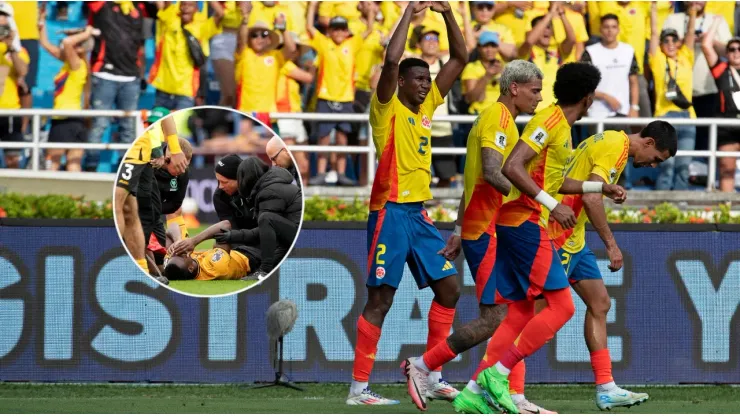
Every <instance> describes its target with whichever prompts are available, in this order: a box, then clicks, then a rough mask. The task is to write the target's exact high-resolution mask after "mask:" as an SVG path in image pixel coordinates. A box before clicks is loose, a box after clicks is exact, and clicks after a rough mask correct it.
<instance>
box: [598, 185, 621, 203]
mask: <svg viewBox="0 0 740 416" xmlns="http://www.w3.org/2000/svg"><path fill="white" fill-rule="evenodd" d="M601 193H602V194H604V196H606V197H607V198H609V199H611V200H613V201H614V203H615V204H622V203H624V201H626V200H627V191H626V190H625V189H624V188H622V187H621V186H619V185H614V184H604V186H603V187H602V188H601Z"/></svg>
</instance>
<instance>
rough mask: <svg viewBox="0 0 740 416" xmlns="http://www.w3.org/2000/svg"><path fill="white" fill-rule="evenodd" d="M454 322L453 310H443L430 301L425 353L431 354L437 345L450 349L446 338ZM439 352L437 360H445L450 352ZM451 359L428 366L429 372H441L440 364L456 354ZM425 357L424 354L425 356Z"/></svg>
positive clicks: (437, 304) (443, 308)
mask: <svg viewBox="0 0 740 416" xmlns="http://www.w3.org/2000/svg"><path fill="white" fill-rule="evenodd" d="M454 320H455V309H454V308H445V307H444V306H442V305H440V304H439V303H437V302H434V301H432V307H431V308H429V333H428V335H427V351H429V352H431V351H432V349H434V347H436V346H437V345H439V344H444V347H446V349H447V350H449V349H450V347H449V346H447V341H446V340H447V337H449V336H450V329H451V328H452V322H453V321H454ZM444 347H442V348H443V350H441V351H440V352H438V353H435V354H438V355H439V358H440V359H442V358H446V357H448V356H449V354H450V353H452V352H451V351H444ZM452 354H453V355H452V357H451V358H449V359H447V361H444V362H442V363H439V364H435V365H433V366H428V367H429V370H431V371H442V368H441V367H440V365H441V364H444V363H446V362H448V361H450V360H452V359H453V358H455V356H456V355H457V354H454V353H452ZM425 355H426V354H425ZM433 361H434V362H435V363H436V362H439V361H438V360H436V359H435V360H433ZM424 362H425V363H428V361H427V360H424Z"/></svg>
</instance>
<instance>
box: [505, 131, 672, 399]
mask: <svg viewBox="0 0 740 416" xmlns="http://www.w3.org/2000/svg"><path fill="white" fill-rule="evenodd" d="M677 146H678V139H677V136H676V129H675V128H674V127H673V126H672V125H670V124H669V123H667V122H665V121H653V122H652V123H650V124H648V125H647V126H646V127H645V128H644V129H643V130H642V131H641V132H640V133H635V134H631V135H629V136H628V135H626V134H625V133H624V132H621V131H605V132H604V133H599V134H596V135H594V136H591V137H590V138H588V139H587V140H585V141H583V142H582V143H581V144H580V145H579V146H578V148H577V149H576V150H575V152H573V158H572V160H571V161H570V162H569V163H568V166H567V168H566V176H567V177H568V178H571V179H574V180H579V181H581V180H583V181H592V182H599V183H603V184H614V183H616V182H617V180H618V179H619V176H620V175H621V174H622V171H624V167H625V166H626V165H627V158H628V157H631V158H632V159H633V162H632V164H633V166H634V167H635V168H639V167H646V166H650V167H656V166H658V165H659V164H660V163H662V162H664V161H666V160H667V159H670V158H671V157H672V156H675V155H676V149H677ZM561 198H562V199H563V203H564V204H565V205H568V206H570V207H571V208H572V209H573V211H574V213H575V215H576V217H577V218H578V220H577V223H576V226H575V228H573V229H572V230H567V231H565V232H563V229H562V228H561V227H559V226H558V225H557V224H555V223H553V222H550V231H549V234H550V236H551V237H552V238H553V239H554V241H555V245H556V247H560V246H562V248H560V249H559V251H558V254H559V255H560V259H561V262H562V264H563V266H564V267H565V273H566V275H567V277H568V280H569V281H570V284H571V286H572V287H573V289H574V290H575V291H576V293H577V294H578V296H579V297H580V298H581V299H582V300H583V302H584V303H585V304H586V308H587V309H586V319H585V322H584V331H583V333H584V335H585V338H586V345H587V346H588V350H589V352H590V353H591V367H592V368H593V371H594V376H595V379H596V405H597V406H598V407H599V409H601V410H609V409H611V408H613V407H618V406H627V407H629V406H632V405H634V404H636V403H641V402H644V401H645V400H647V399H648V395H647V394H645V393H633V392H631V391H628V390H624V389H622V388H620V387H618V386H617V385H616V384H615V383H614V378H613V377H612V371H611V370H612V365H611V357H610V356H609V349H608V348H607V335H606V315H607V313H608V312H609V307H610V306H611V300H610V298H609V294H608V293H607V290H606V286H605V285H604V281H603V280H602V278H601V272H600V271H599V267H598V265H597V263H596V256H594V253H593V252H591V250H590V249H589V248H588V246H587V245H586V222H587V221H590V222H591V224H592V225H593V226H594V228H595V229H596V232H597V233H598V234H599V237H600V238H601V240H602V241H603V242H604V246H606V251H607V254H608V256H609V261H610V264H609V269H610V270H611V271H612V272H615V271H617V270H619V269H621V268H622V253H621V251H620V250H619V247H618V246H617V242H616V240H615V239H614V236H613V235H612V232H611V230H610V229H609V224H608V223H607V218H606V213H605V212H604V203H603V200H602V197H601V195H599V194H597V193H589V194H583V195H567V196H565V197H562V196H561ZM517 393H519V392H517Z"/></svg>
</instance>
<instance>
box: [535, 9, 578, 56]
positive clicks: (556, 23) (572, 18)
mask: <svg viewBox="0 0 740 416" xmlns="http://www.w3.org/2000/svg"><path fill="white" fill-rule="evenodd" d="M565 18H566V19H568V23H570V26H571V27H572V28H573V32H575V35H576V43H586V42H588V39H589V36H588V31H587V30H586V20H585V19H584V17H583V15H582V14H580V13H578V12H576V11H573V10H571V9H569V8H567V7H566V8H565ZM530 26H531V22H530ZM552 34H553V35H552V37H551V38H550V46H558V45H560V44H562V43H563V41H564V40H565V37H566V36H565V26H564V25H563V21H562V20H561V19H559V18H558V19H553V21H552ZM562 61H563V63H564V64H565V63H568V62H575V61H576V47H575V46H573V49H572V50H571V51H570V55H568V56H565V57H563V59H562Z"/></svg>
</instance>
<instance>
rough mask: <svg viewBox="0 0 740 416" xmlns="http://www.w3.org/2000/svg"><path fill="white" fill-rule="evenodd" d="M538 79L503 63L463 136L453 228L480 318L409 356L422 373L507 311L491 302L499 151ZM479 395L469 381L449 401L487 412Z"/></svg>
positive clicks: (531, 100) (510, 142)
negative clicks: (489, 96) (491, 92)
mask: <svg viewBox="0 0 740 416" xmlns="http://www.w3.org/2000/svg"><path fill="white" fill-rule="evenodd" d="M542 78H543V75H542V72H541V71H540V70H539V69H538V68H537V66H536V65H535V64H533V63H531V62H527V61H524V60H516V61H512V62H511V63H509V64H507V65H506V67H505V68H504V71H503V73H502V75H501V81H500V84H501V96H500V97H499V99H498V101H497V102H496V103H495V104H493V105H491V106H489V107H488V108H486V109H485V110H483V112H482V113H481V114H480V115H479V116H478V118H477V119H476V120H475V123H474V124H473V129H472V130H471V131H470V134H469V135H468V145H467V148H468V151H467V155H468V157H467V159H466V162H465V192H464V193H463V196H462V198H461V200H460V211H461V212H462V211H463V210H464V213H460V214H459V215H458V218H460V220H458V221H462V227H459V226H458V227H457V228H456V230H455V235H460V229H462V247H463V250H464V251H465V260H466V261H467V262H468V266H469V267H470V271H471V273H472V274H473V279H474V280H475V288H476V294H477V296H478V302H479V307H480V316H479V317H478V318H477V319H474V320H472V321H470V322H468V323H467V324H465V326H463V327H462V328H459V329H458V330H457V331H455V333H454V334H452V335H450V336H449V337H448V338H447V339H446V340H445V342H440V343H438V344H437V345H436V346H435V347H434V348H432V349H431V350H429V351H427V352H426V353H425V354H424V356H423V357H419V358H417V359H416V360H414V362H413V365H414V366H415V367H416V368H417V369H419V370H420V371H421V372H423V373H426V372H428V369H429V368H435V367H439V366H441V365H443V364H446V363H447V362H449V361H451V360H452V359H454V358H455V357H456V356H457V355H458V354H461V353H463V352H464V351H467V350H469V349H470V348H473V347H474V346H476V345H478V344H480V343H481V342H483V341H485V340H487V339H488V338H490V337H491V335H492V334H493V331H495V330H496V328H497V327H498V325H499V324H500V323H501V320H502V319H503V318H504V315H506V306H504V305H496V304H495V303H494V294H495V290H496V278H495V277H494V276H493V265H494V263H495V261H496V235H495V232H496V229H495V225H496V213H497V211H498V209H499V207H500V206H501V202H502V199H503V196H504V195H508V194H509V192H510V190H511V183H510V182H509V180H508V179H506V177H504V175H503V174H502V173H501V166H502V165H503V161H504V155H506V154H508V153H510V152H511V149H512V148H513V147H514V144H515V143H516V141H517V140H518V139H519V131H518V130H517V127H516V123H515V122H514V120H515V119H516V117H517V116H518V115H519V114H521V113H527V114H531V113H534V110H535V108H537V105H538V104H539V102H540V101H542V95H541V91H542ZM453 241H454V239H452V238H451V239H450V242H448V248H452V250H453V253H452V256H453V257H456V256H457V254H458V253H459V249H457V247H459V244H457V243H455V242H453ZM457 241H458V242H459V241H460V240H459V239H458V240H457ZM455 246H457V247H455ZM453 247H454V248H453ZM410 381H411V380H409V382H410ZM481 393H482V391H481V390H480V387H478V386H477V384H476V382H475V380H471V381H470V383H468V387H466V388H465V390H463V391H462V393H461V394H460V395H458V396H457V397H456V398H455V400H454V401H453V406H454V407H455V410H457V411H459V412H463V413H489V412H490V409H489V407H488V404H487V403H486V400H485V399H484V398H483V396H482V394H481Z"/></svg>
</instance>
